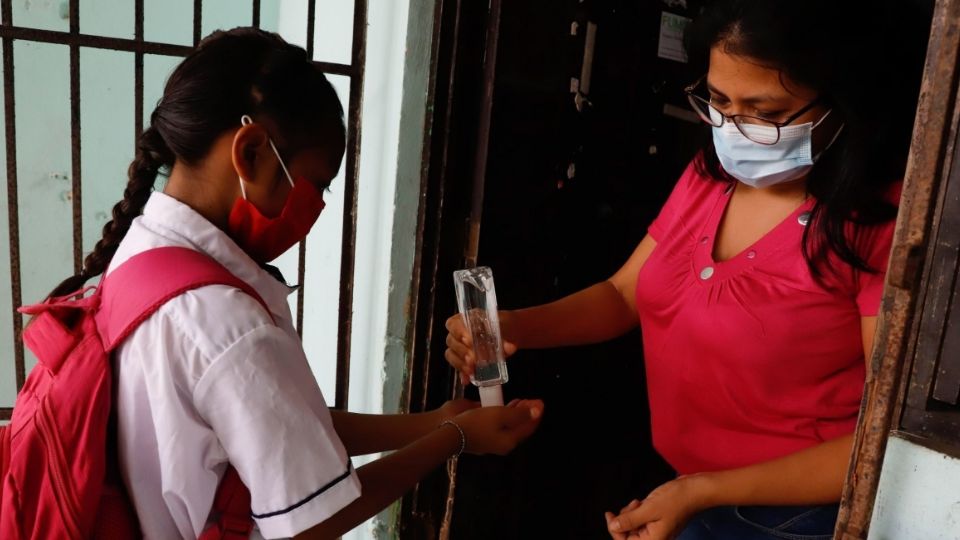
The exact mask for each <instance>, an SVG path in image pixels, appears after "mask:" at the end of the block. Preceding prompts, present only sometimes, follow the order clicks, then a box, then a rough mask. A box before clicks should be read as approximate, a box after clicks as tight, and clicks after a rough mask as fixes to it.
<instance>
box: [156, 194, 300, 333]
mask: <svg viewBox="0 0 960 540" xmlns="http://www.w3.org/2000/svg"><path fill="white" fill-rule="evenodd" d="M143 218H144V219H145V220H147V221H148V222H150V224H151V225H152V226H153V227H157V228H160V229H163V230H166V231H167V232H169V233H171V234H172V235H175V236H177V237H179V238H181V239H182V240H184V241H185V243H187V244H188V245H190V246H191V247H193V248H194V249H196V250H197V251H199V252H201V253H204V254H206V255H208V256H210V257H211V258H212V259H213V260H215V261H217V262H218V263H220V264H222V265H223V266H224V267H225V268H226V269H227V270H229V271H230V273H232V274H233V275H235V276H237V277H238V278H240V279H242V280H243V281H245V282H246V283H247V284H249V285H250V286H251V287H253V288H254V289H255V290H256V291H257V293H259V294H260V296H261V297H262V298H263V300H264V302H266V303H267V305H268V306H270V309H271V311H273V312H274V313H278V314H282V313H284V311H286V310H285V309H284V308H285V307H286V306H287V305H288V304H287V296H288V295H289V294H290V293H291V292H293V291H294V290H296V289H294V288H291V287H288V286H287V285H285V284H283V283H281V282H280V281H278V280H277V279H276V278H274V277H273V276H271V275H270V274H269V273H268V272H267V271H266V270H264V269H263V268H260V266H259V265H258V264H257V263H256V262H255V261H254V260H253V259H251V258H250V256H249V255H247V253H246V252H245V251H243V250H242V249H240V246H238V245H237V243H236V242H234V241H233V239H232V238H230V237H229V236H228V235H227V234H226V233H225V232H223V231H222V230H221V229H219V228H218V227H217V226H215V225H214V224H213V223H210V222H209V221H208V220H207V219H206V218H205V217H203V216H201V215H200V214H199V213H198V212H197V211H196V210H194V209H193V208H191V207H190V206H188V205H186V204H184V203H182V202H180V201H178V200H177V199H174V198H173V197H171V196H169V195H167V194H166V193H163V192H160V191H155V192H153V193H152V194H151V195H150V199H149V200H148V201H147V204H146V205H145V206H144V208H143Z"/></svg>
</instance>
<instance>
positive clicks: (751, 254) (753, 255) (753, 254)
mask: <svg viewBox="0 0 960 540" xmlns="http://www.w3.org/2000/svg"><path fill="white" fill-rule="evenodd" d="M747 258H748V259H756V258H757V252H756V251H753V250H750V251H748V252H747Z"/></svg>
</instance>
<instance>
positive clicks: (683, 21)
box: [657, 11, 692, 63]
mask: <svg viewBox="0 0 960 540" xmlns="http://www.w3.org/2000/svg"><path fill="white" fill-rule="evenodd" d="M691 20H692V19H688V18H687V17H682V16H680V15H675V14H673V13H669V12H667V11H664V12H663V13H662V14H661V15H660V45H659V47H658V48H657V56H659V57H660V58H666V59H667V60H675V61H677V62H683V63H686V62H687V52H686V51H685V50H684V49H683V31H684V30H686V28H687V25H688V24H690V21H691Z"/></svg>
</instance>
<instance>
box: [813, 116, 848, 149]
mask: <svg viewBox="0 0 960 540" xmlns="http://www.w3.org/2000/svg"><path fill="white" fill-rule="evenodd" d="M832 112H833V109H830V110H829V111H827V114H825V115H823V116H822V117H821V118H820V120H817V123H816V124H814V125H813V127H812V128H810V131H811V133H812V132H813V130H815V129H817V128H818V127H819V126H820V124H822V123H823V121H824V120H826V119H827V117H828V116H830V113H832ZM846 126H847V124H846V123H843V124H840V128H839V129H838V130H837V132H836V133H834V134H833V138H832V139H830V142H829V143H828V144H827V146H826V147H824V149H823V150H821V151H820V152H819V153H818V154H817V155H815V156H813V160H814V161H817V160H818V159H820V156H822V155H823V154H824V153H826V151H827V150H829V149H830V147H831V146H833V143H835V142H837V139H838V138H839V137H840V134H841V133H843V128H845V127H846Z"/></svg>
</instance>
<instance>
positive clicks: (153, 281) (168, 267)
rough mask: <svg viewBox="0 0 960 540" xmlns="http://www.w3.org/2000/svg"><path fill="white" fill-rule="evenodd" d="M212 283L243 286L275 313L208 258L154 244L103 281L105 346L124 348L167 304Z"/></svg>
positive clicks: (102, 332)
mask: <svg viewBox="0 0 960 540" xmlns="http://www.w3.org/2000/svg"><path fill="white" fill-rule="evenodd" d="M207 285H227V286H230V287H234V288H237V289H240V290H241V291H243V292H244V293H246V294H248V295H250V296H252V297H253V298H254V299H255V300H257V302H259V303H260V305H261V306H263V308H264V309H265V310H266V311H267V314H270V309H269V308H268V307H267V304H266V302H264V301H263V298H261V297H260V295H259V294H257V291H255V290H254V289H253V287H251V286H250V285H249V284H248V283H246V282H245V281H243V280H241V279H240V278H238V277H236V276H234V275H233V274H231V273H230V271H229V270H227V269H226V268H224V267H223V265H221V264H220V263H218V262H217V261H215V260H213V259H212V258H210V257H209V256H207V255H205V254H203V253H200V252H198V251H194V250H192V249H189V248H183V247H161V248H154V249H150V250H147V251H144V252H143V253H139V254H137V255H134V256H133V257H131V258H130V260H128V261H126V262H124V263H123V264H121V265H120V266H118V267H117V268H116V269H114V270H113V272H111V273H110V275H109V276H107V277H106V278H104V280H103V281H102V282H101V283H100V291H98V293H99V294H100V295H101V299H100V309H99V310H98V312H97V315H96V320H97V329H98V331H99V332H100V338H101V340H102V341H103V347H104V349H106V350H107V351H108V352H110V351H112V350H113V349H115V348H116V347H117V346H119V345H120V343H122V342H123V340H124V339H126V338H127V337H128V336H129V335H130V334H131V333H132V332H133V331H134V330H135V329H136V328H137V326H138V325H139V324H140V323H142V322H143V321H145V320H147V319H148V318H149V317H150V316H151V315H153V314H154V312H156V311H157V310H158V309H160V307H161V306H163V305H164V304H165V303H166V302H168V301H170V300H172V299H173V298H176V297H177V296H180V295H181V294H183V293H185V292H187V291H190V290H193V289H197V288H200V287H204V286H207ZM270 316H271V318H272V317H273V315H272V314H270Z"/></svg>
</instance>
